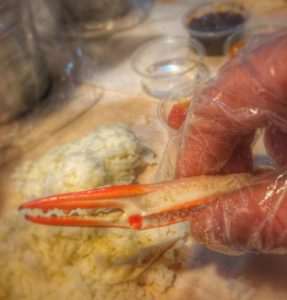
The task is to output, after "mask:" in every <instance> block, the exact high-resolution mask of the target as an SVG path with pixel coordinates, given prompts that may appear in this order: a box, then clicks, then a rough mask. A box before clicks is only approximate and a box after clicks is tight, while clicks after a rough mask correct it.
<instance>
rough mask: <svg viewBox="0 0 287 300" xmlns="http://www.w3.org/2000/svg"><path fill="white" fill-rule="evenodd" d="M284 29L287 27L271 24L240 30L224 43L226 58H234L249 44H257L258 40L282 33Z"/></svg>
mask: <svg viewBox="0 0 287 300" xmlns="http://www.w3.org/2000/svg"><path fill="white" fill-rule="evenodd" d="M284 28H285V29H286V26H284V25H281V24H272V23H270V24H262V25H254V26H248V27H246V28H242V29H239V30H237V31H235V32H234V33H233V34H232V35H230V36H229V37H228V38H227V39H226V41H225V43H224V54H225V55H226V56H229V57H233V56H235V55H236V54H237V52H238V51H239V50H240V49H242V48H243V47H244V46H245V45H246V44H247V43H249V42H251V41H252V42H255V41H256V40H258V39H261V38H264V36H266V35H268V34H271V33H274V32H276V31H280V30H282V29H284Z"/></svg>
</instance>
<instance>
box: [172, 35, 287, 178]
mask: <svg viewBox="0 0 287 300" xmlns="http://www.w3.org/2000/svg"><path fill="white" fill-rule="evenodd" d="M271 42H272V43H271ZM261 46H262V47H259V48H258V49H253V52H252V53H251V54H249V55H248V56H246V57H243V58H242V57H241V58H240V57H237V58H235V59H233V60H232V61H231V62H230V63H228V64H227V65H226V66H225V67H224V68H223V69H222V71H221V72H220V73H219V76H218V78H217V79H216V80H215V81H214V82H212V83H211V84H209V85H208V87H206V88H205V89H204V90H203V91H202V92H201V94H200V95H199V97H198V99H197V101H196V105H193V110H192V114H191V115H190V116H188V118H187V119H186V124H185V126H184V131H183V140H182V145H181V149H180V152H179V157H178V162H177V176H178V177H186V176H192V175H198V174H216V173H218V172H219V171H220V170H221V169H222V168H223V166H224V165H225V164H226V163H227V161H228V160H229V159H230V157H231V155H232V153H233V151H234V149H235V147H236V143H237V141H238V139H240V138H241V137H242V136H244V135H248V134H251V133H252V132H253V131H254V130H255V129H256V128H258V127H263V126H265V125H266V124H267V123H268V121H269V120H270V119H272V120H273V119H276V120H277V119H280V118H281V119H284V118H285V117H286V115H287V113H286V102H285V101H283V100H282V99H286V95H287V66H286V63H284V61H287V50H286V49H287V32H285V33H284V34H283V35H280V38H278V37H277V38H276V39H272V40H271V41H269V43H267V44H265V45H261ZM271 46H272V47H271ZM271 58H272V59H271ZM242 61H243V62H244V63H242ZM282 64H283V65H284V66H283V67H282Z"/></svg>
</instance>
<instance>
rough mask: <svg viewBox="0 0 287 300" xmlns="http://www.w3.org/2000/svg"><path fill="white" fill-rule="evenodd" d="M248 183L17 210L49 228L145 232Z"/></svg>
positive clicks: (204, 180)
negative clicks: (95, 228)
mask: <svg viewBox="0 0 287 300" xmlns="http://www.w3.org/2000/svg"><path fill="white" fill-rule="evenodd" d="M251 180H252V176H250V175H247V174H233V175H226V176H198V177H192V178H182V179H178V180H173V181H168V182H163V183H155V184H147V185H125V186H116V187H105V188H100V189H95V190H89V191H83V192H76V193H69V194H62V195H56V196H50V197H45V198H41V199H38V200H34V201H30V202H26V203H24V204H23V205H22V206H21V207H20V210H21V211H23V212H24V214H25V216H26V218H27V219H28V220H29V221H32V222H36V223H42V224H48V225H60V226H82V227H118V228H134V229H138V230H143V229H149V228H155V227H160V226H167V225H170V224H174V223H179V222H183V221H185V220H188V219H189V218H190V214H191V212H192V211H193V210H194V209H195V208H197V207H201V206H204V205H206V203H209V202H212V201H215V199H217V196H218V195H219V194H223V193H227V192H230V191H233V190H237V189H239V188H242V187H244V186H246V185H248V184H249V183H250V181H251Z"/></svg>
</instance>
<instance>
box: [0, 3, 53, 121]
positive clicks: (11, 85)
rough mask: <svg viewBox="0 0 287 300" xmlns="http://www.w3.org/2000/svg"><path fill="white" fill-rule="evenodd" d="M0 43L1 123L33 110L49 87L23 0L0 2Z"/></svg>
mask: <svg viewBox="0 0 287 300" xmlns="http://www.w3.org/2000/svg"><path fill="white" fill-rule="evenodd" d="M0 42H1V51H0V72H1V84H0V96H1V105H0V123H5V122H7V121H11V120H13V119H15V118H17V117H18V116H20V115H21V114H23V113H25V112H27V111H28V110H30V109H31V108H33V107H34V106H35V105H36V104H37V102H38V101H39V100H41V99H42V98H43V97H44V95H45V94H46V92H47V90H48V88H49V84H50V76H49V72H48V69H47V66H46V63H45V61H44V58H43V56H42V55H41V52H40V50H39V48H38V47H37V40H36V36H35V31H34V28H33V23H32V17H31V13H30V8H29V6H28V4H27V2H26V1H17V0H6V1H5V0H0Z"/></svg>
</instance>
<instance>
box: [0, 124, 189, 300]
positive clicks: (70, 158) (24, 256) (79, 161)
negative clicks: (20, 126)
mask: <svg viewBox="0 0 287 300" xmlns="http://www.w3.org/2000/svg"><path fill="white" fill-rule="evenodd" d="M154 162H155V159H154V155H153V153H152V152H151V151H150V150H148V149H147V148H146V147H144V146H143V145H142V143H141V142H140V141H139V140H138V139H137V138H136V136H135V135H134V133H133V132H131V131H129V130H128V129H127V128H125V127H124V126H122V125H114V126H103V127H101V128H100V129H99V130H98V131H97V132H95V133H93V134H90V135H88V136H86V137H84V138H83V139H81V140H79V141H77V142H75V143H71V144H66V145H62V146H59V147H56V148H54V149H51V150H50V151H48V152H47V153H46V154H45V155H44V156H43V157H42V158H40V159H39V160H37V161H33V162H32V161H30V162H26V163H25V164H24V165H22V166H21V167H20V168H19V169H18V170H17V172H16V174H15V182H16V183H17V186H18V189H19V192H20V193H21V195H22V199H31V198H34V197H39V196H43V195H49V194H54V193H59V192H68V191H74V190H81V189H90V188H94V187H97V186H101V185H111V184H123V183H131V182H133V181H134V180H135V178H136V175H137V172H138V170H139V169H141V168H144V167H145V166H147V165H148V164H151V163H154ZM16 204H17V205H19V204H20V203H16ZM185 232H186V225H185V224H179V225H173V226H169V227H166V228H160V229H153V230H149V231H143V232H138V231H133V230H120V229H93V228H61V227H49V226H45V225H38V224H33V223H29V222H27V221H26V220H25V219H24V217H23V216H21V215H20V213H19V212H18V211H17V210H16V209H15V203H14V204H13V205H11V207H10V208H9V207H8V208H7V209H6V211H5V213H4V216H3V218H2V219H1V226H0V269H1V276H0V299H1V300H4V299H5V300H20V299H21V300H25V299H27V300H33V299H35V300H39V299H41V300H48V299H49V300H51V299H53V300H58V299H59V300H65V299H69V300H80V299H81V300H82V299H85V300H92V299H93V300H97V299H99V300H106V299H113V300H116V299H154V295H156V294H158V293H163V292H165V291H166V290H167V289H168V288H169V287H170V286H171V285H172V284H173V281H174V279H175V273H174V271H172V270H171V269H169V268H168V265H167V262H168V263H174V262H175V261H176V255H175V253H176V248H177V247H179V246H180V241H179V242H178V243H177V244H175V245H174V246H173V247H172V248H171V249H170V250H169V251H167V252H166V253H165V254H164V255H161V253H162V251H163V249H165V247H163V246H162V245H164V244H161V243H164V242H166V241H167V240H168V241H170V239H173V238H177V237H182V236H184V234H185ZM143 249H144V250H143Z"/></svg>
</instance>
